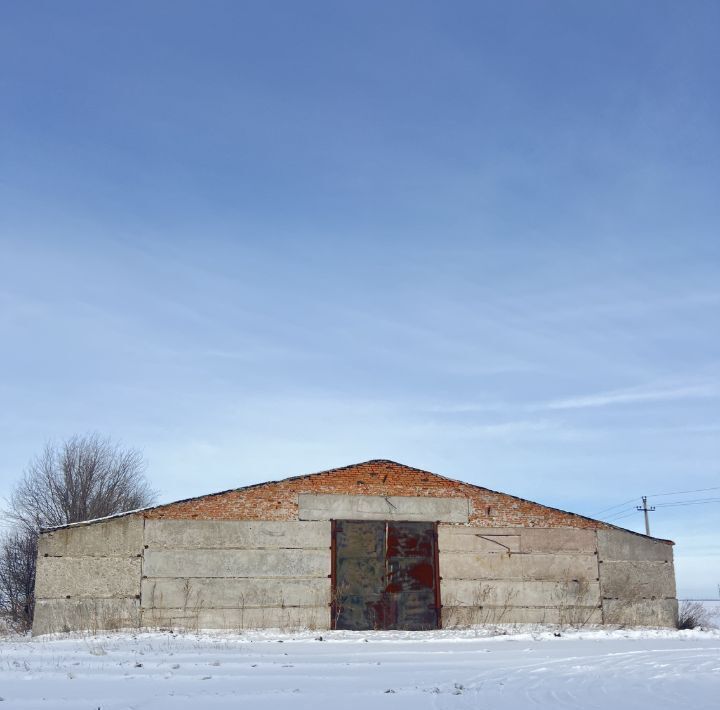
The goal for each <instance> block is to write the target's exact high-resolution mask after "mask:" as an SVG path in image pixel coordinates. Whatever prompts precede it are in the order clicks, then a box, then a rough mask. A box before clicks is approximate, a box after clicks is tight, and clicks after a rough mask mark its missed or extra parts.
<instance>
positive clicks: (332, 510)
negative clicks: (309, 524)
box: [298, 493, 471, 523]
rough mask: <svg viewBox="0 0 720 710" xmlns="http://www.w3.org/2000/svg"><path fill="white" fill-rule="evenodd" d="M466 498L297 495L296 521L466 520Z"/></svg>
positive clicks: (468, 514)
mask: <svg viewBox="0 0 720 710" xmlns="http://www.w3.org/2000/svg"><path fill="white" fill-rule="evenodd" d="M470 512H471V510H470V500H469V499H468V498H430V497H427V498H422V497H419V496H348V495H331V494H314V493H300V494H298V514H299V518H300V520H340V519H343V520H407V521H411V520H417V521H439V522H443V523H467V522H468V520H469V517H470Z"/></svg>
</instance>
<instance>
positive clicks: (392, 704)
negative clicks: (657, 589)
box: [0, 627, 720, 710]
mask: <svg viewBox="0 0 720 710" xmlns="http://www.w3.org/2000/svg"><path fill="white" fill-rule="evenodd" d="M508 631H509V633H507V632H508ZM491 633H497V630H495V631H494V632H493V631H490V630H487V629H478V630H464V631H450V630H448V631H437V632H425V633H412V632H372V633H361V632H314V633H311V632H303V633H296V634H289V633H280V632H276V633H272V632H252V633H242V634H230V633H201V634H182V635H180V634H172V633H160V632H158V633H143V634H130V633H128V634H107V635H97V636H81V635H66V636H56V637H40V638H37V639H29V638H27V637H5V638H3V639H0V697H2V701H0V710H10V708H13V709H18V710H20V709H23V710H30V709H32V710H40V709H43V708H48V709H56V708H57V709H62V710H82V709H87V710H97V709H98V708H101V709H102V710H128V709H130V708H132V709H134V710H144V709H146V708H147V709H150V708H152V709H153V710H166V709H168V708H177V709H180V710H182V709H185V708H188V709H189V708H193V709H196V708H197V709H199V710H214V709H216V708H238V707H247V708H252V709H253V710H255V709H256V708H257V709H259V710H262V709H265V708H272V709H275V708H286V707H287V708H290V707H292V708H297V709H300V708H308V709H309V708H312V709H313V710H318V709H319V708H339V709H340V710H345V709H348V710H354V709H355V708H357V709H360V708H363V709H364V710H367V709H370V710H376V709H378V710H379V709H380V708H403V709H404V708H412V709H413V710H417V709H418V708H478V709H479V708H487V709H492V708H502V709H503V710H513V709H515V708H518V709H520V708H522V709H523V710H525V709H527V708H603V709H604V710H606V709H608V708H610V710H623V709H625V708H627V709H630V708H633V709H635V710H645V709H646V708H647V709H648V710H650V709H652V710H658V709H660V708H683V707H691V708H693V709H694V710H698V709H699V710H704V709H705V708H707V709H708V710H709V709H710V708H713V709H715V710H717V709H718V708H720V631H669V630H662V631H661V630H657V631H652V630H642V631H639V630H618V631H609V630H585V631H571V632H568V631H562V632H553V631H552V630H542V631H540V630H538V629H536V628H535V629H529V630H523V629H518V628H517V627H515V628H513V629H511V630H510V629H509V630H506V634H505V635H490V634H491ZM554 633H561V635H560V636H559V637H556V636H555V635H554ZM320 639H322V640H320Z"/></svg>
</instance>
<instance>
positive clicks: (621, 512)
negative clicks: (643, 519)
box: [603, 505, 635, 520]
mask: <svg viewBox="0 0 720 710" xmlns="http://www.w3.org/2000/svg"><path fill="white" fill-rule="evenodd" d="M630 512H633V513H634V512H635V506H634V505H633V506H628V507H627V508H623V509H622V510H618V511H617V512H616V513H613V514H612V515H609V516H606V517H605V518H603V519H604V520H615V519H616V518H624V517H625V514H626V513H630Z"/></svg>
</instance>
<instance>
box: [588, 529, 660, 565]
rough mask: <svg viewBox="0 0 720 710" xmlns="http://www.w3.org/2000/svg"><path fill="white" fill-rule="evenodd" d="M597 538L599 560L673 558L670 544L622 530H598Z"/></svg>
mask: <svg viewBox="0 0 720 710" xmlns="http://www.w3.org/2000/svg"><path fill="white" fill-rule="evenodd" d="M597 539H598V542H597V544H598V556H599V558H600V559H601V560H645V561H651V560H654V561H657V562H672V560H673V548H672V545H668V544H666V543H664V542H658V541H657V540H652V539H650V538H646V537H643V536H641V535H633V534H632V533H629V532H625V531H624V530H598V531H597Z"/></svg>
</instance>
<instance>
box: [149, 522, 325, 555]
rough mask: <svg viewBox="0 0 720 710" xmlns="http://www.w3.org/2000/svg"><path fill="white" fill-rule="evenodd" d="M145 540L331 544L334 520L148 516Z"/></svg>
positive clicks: (189, 545) (204, 544) (166, 545)
mask: <svg viewBox="0 0 720 710" xmlns="http://www.w3.org/2000/svg"><path fill="white" fill-rule="evenodd" d="M145 544H146V545H148V547H151V548H158V549H198V548H201V549H213V548H215V549H233V548H255V549H278V548H305V549H308V548H329V547H330V522H329V521H324V522H323V521H314V522H299V521H293V522H284V521H260V520H258V521H252V520H148V521H146V523H145Z"/></svg>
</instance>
